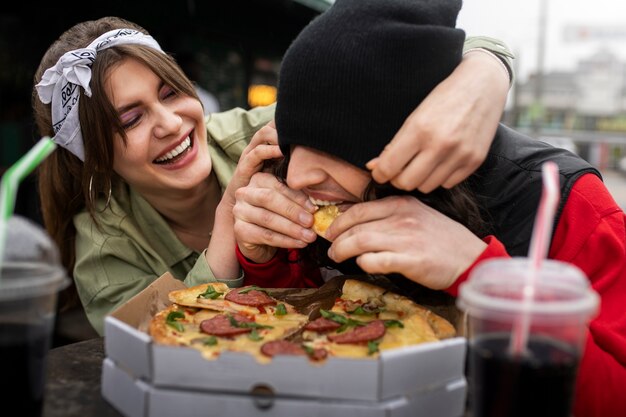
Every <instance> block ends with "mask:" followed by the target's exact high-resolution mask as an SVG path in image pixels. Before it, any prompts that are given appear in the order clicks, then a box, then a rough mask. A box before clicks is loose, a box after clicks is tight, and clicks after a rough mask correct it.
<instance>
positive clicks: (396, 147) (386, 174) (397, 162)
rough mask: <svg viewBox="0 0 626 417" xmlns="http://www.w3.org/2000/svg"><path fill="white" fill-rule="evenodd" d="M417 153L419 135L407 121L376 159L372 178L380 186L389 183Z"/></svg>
mask: <svg viewBox="0 0 626 417" xmlns="http://www.w3.org/2000/svg"><path fill="white" fill-rule="evenodd" d="M409 117H411V116H409ZM419 151H420V149H419V135H418V134H417V133H416V132H415V130H414V128H412V127H411V126H410V124H409V120H408V119H407V121H405V123H404V124H403V125H402V127H401V128H400V130H398V133H396V135H395V136H394V137H393V139H392V140H391V141H390V142H389V144H387V146H385V149H383V151H382V152H381V154H380V156H379V157H378V161H377V162H376V164H375V167H374V169H373V170H372V178H374V180H375V181H376V182H378V183H380V184H382V183H385V182H387V181H389V180H390V179H392V178H393V177H395V176H396V175H398V173H399V172H401V171H402V170H403V169H404V167H405V166H406V165H407V164H408V163H409V162H410V161H411V160H412V159H413V157H414V156H415V155H416V154H417V153H418V152H419Z"/></svg>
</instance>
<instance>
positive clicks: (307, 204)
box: [304, 200, 317, 213]
mask: <svg viewBox="0 0 626 417" xmlns="http://www.w3.org/2000/svg"><path fill="white" fill-rule="evenodd" d="M304 208H305V209H307V211H308V212H310V213H315V211H316V210H317V206H316V205H315V204H313V203H311V200H307V201H306V202H305V203H304Z"/></svg>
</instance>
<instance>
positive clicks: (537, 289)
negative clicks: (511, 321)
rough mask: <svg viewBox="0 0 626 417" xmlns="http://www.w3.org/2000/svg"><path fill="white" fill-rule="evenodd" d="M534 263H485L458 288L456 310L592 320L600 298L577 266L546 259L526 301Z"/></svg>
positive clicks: (506, 260)
mask: <svg viewBox="0 0 626 417" xmlns="http://www.w3.org/2000/svg"><path fill="white" fill-rule="evenodd" d="M530 273H531V263H530V260H529V259H528V258H512V259H511V258H498V259H491V260H487V261H484V262H482V263H481V264H480V265H478V266H477V267H476V268H475V269H474V270H473V271H472V272H471V274H470V276H469V278H468V280H467V281H466V282H464V283H463V284H461V286H460V287H459V297H458V298H457V306H458V307H459V308H460V309H461V310H463V311H465V312H467V313H468V314H470V315H472V316H475V317H481V316H491V317H494V318H497V317H498V314H519V313H520V312H522V311H525V312H527V313H530V314H533V315H537V314H539V315H543V316H554V317H558V316H563V315H568V316H569V315H580V316H581V317H591V316H592V315H594V314H595V313H596V312H597V310H598V305H599V302H600V298H599V296H598V294H597V293H596V292H595V291H594V290H593V288H591V285H590V283H589V280H588V279H587V277H586V276H585V274H584V273H583V272H582V271H581V270H580V269H579V268H578V267H576V266H575V265H573V264H569V263H566V262H561V261H556V260H549V259H546V260H544V261H543V262H542V265H541V269H540V271H539V272H538V273H537V274H536V275H535V281H534V282H535V285H534V296H533V297H532V301H531V302H528V301H527V300H525V299H524V296H523V294H524V291H525V287H526V286H527V285H528V282H529V275H530Z"/></svg>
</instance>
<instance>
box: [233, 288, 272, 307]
mask: <svg viewBox="0 0 626 417" xmlns="http://www.w3.org/2000/svg"><path fill="white" fill-rule="evenodd" d="M248 289H249V287H243V288H239V289H238V290H233V291H230V292H229V293H228V294H226V296H225V297H224V299H225V300H228V301H232V302H233V303H237V304H242V305H245V306H252V307H261V306H266V305H272V304H276V300H274V299H273V298H272V297H270V296H269V295H267V294H266V293H264V292H263V291H259V290H249V291H247V292H244V293H243V294H241V291H246V290H248Z"/></svg>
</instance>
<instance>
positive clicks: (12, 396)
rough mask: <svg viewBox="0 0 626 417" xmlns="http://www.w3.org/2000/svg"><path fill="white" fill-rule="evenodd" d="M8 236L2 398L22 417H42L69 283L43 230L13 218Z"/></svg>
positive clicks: (0, 305) (0, 343)
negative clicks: (49, 359) (50, 356)
mask: <svg viewBox="0 0 626 417" xmlns="http://www.w3.org/2000/svg"><path fill="white" fill-rule="evenodd" d="M7 230H8V237H9V239H8V240H7V249H10V250H7V252H6V253H5V257H4V259H3V261H2V264H1V265H0V268H1V269H0V358H2V359H0V361H2V378H0V392H1V393H2V394H1V395H2V398H5V399H6V401H5V402H6V403H7V404H8V403H11V404H13V405H14V407H17V410H19V412H18V414H19V415H20V416H40V415H41V413H42V405H43V399H44V387H45V372H46V356H47V352H48V350H49V349H50V344H51V340H52V333H53V328H54V321H55V317H56V302H57V296H58V292H59V291H60V290H61V289H63V288H65V287H66V286H67V285H68V284H69V279H68V278H67V275H66V273H65V270H64V269H63V268H62V267H61V266H60V264H59V263H58V256H56V252H55V248H54V246H53V245H52V243H51V242H50V240H49V239H48V238H47V236H46V235H45V234H44V232H43V231H42V230H41V229H39V228H37V227H36V226H35V225H34V224H33V223H29V222H28V221H25V220H23V219H20V218H16V217H13V218H11V219H10V220H9V222H8V228H7Z"/></svg>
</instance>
